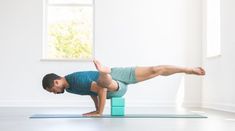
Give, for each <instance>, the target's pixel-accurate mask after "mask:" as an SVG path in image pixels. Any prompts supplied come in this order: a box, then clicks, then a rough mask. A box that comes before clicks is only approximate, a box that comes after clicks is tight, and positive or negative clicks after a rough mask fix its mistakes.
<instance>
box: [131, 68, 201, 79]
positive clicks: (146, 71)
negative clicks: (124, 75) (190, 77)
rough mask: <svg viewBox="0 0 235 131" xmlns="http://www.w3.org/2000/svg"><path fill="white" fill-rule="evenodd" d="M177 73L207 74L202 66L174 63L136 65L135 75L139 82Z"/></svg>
mask: <svg viewBox="0 0 235 131" xmlns="http://www.w3.org/2000/svg"><path fill="white" fill-rule="evenodd" d="M175 73H186V74H194V75H205V71H204V69H202V68H201V67H180V66H173V65H159V66H151V67H136V70H135V75H136V79H137V81H138V82H140V81H144V80H148V79H151V78H154V77H156V76H159V75H161V76H169V75H172V74H175Z"/></svg>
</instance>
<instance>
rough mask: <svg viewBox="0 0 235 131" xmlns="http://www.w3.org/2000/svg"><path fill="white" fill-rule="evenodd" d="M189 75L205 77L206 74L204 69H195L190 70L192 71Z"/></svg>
mask: <svg viewBox="0 0 235 131" xmlns="http://www.w3.org/2000/svg"><path fill="white" fill-rule="evenodd" d="M188 74H194V75H205V74H206V72H205V70H204V69H203V68H201V67H193V68H190V71H189V73H188Z"/></svg>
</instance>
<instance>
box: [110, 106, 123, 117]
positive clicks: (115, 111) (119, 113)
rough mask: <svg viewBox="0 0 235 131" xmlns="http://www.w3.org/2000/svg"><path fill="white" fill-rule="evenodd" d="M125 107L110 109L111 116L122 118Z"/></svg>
mask: <svg viewBox="0 0 235 131" xmlns="http://www.w3.org/2000/svg"><path fill="white" fill-rule="evenodd" d="M124 114H125V107H121V106H120V107H111V115H112V116H124Z"/></svg>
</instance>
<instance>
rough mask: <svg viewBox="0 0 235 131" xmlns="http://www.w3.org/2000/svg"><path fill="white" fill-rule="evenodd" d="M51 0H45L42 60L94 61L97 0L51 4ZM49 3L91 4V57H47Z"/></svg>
mask: <svg viewBox="0 0 235 131" xmlns="http://www.w3.org/2000/svg"><path fill="white" fill-rule="evenodd" d="M48 1H49V0H43V18H42V28H43V29H42V54H41V59H40V61H92V60H93V59H94V58H95V0H91V1H92V3H91V4H49V2H48ZM49 5H69V6H91V8H92V54H91V58H88V59H85V58H84V59H82V58H47V57H46V53H47V47H46V46H48V45H47V44H48V43H47V39H48V38H47V37H48V26H47V17H48V6H49Z"/></svg>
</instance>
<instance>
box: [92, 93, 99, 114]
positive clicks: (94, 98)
mask: <svg viewBox="0 0 235 131" xmlns="http://www.w3.org/2000/svg"><path fill="white" fill-rule="evenodd" d="M97 97H98V96H91V98H92V100H93V102H94V104H95V109H96V111H98V107H99V105H98V104H99V101H98V98H97Z"/></svg>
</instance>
